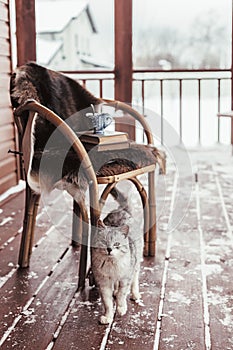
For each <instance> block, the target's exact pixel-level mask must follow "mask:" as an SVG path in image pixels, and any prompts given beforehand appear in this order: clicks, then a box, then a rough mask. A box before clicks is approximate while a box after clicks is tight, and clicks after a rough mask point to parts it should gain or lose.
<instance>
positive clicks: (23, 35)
mask: <svg viewBox="0 0 233 350" xmlns="http://www.w3.org/2000/svg"><path fill="white" fill-rule="evenodd" d="M15 7H16V38H17V65H18V66H21V65H22V64H24V63H26V62H28V61H36V21H35V0H15Z"/></svg>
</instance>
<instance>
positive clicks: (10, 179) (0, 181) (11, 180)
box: [0, 173, 18, 194]
mask: <svg viewBox="0 0 233 350" xmlns="http://www.w3.org/2000/svg"><path fill="white" fill-rule="evenodd" d="M17 181H18V180H17V176H16V173H11V174H8V175H7V176H4V177H2V178H0V194H1V193H3V192H5V191H6V190H8V189H9V188H10V187H12V186H15V185H17Z"/></svg>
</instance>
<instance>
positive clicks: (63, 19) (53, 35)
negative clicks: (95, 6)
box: [36, 0, 108, 70]
mask: <svg viewBox="0 0 233 350" xmlns="http://www.w3.org/2000/svg"><path fill="white" fill-rule="evenodd" d="M36 15H37V20H36V31H37V62H38V63H39V64H42V65H45V66H49V67H50V68H52V69H55V70H68V69H69V70H76V69H85V68H89V67H101V68H108V67H107V65H106V64H105V63H103V62H97V61H96V59H95V57H93V56H92V50H91V42H92V41H93V40H95V35H96V34H97V29H96V25H95V22H94V19H93V15H92V13H91V10H90V7H89V4H88V1H87V0H75V1H62V0H58V1H53V0H50V1H46V0H38V1H37V2H36Z"/></svg>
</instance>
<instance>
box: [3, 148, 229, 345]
mask: <svg viewBox="0 0 233 350" xmlns="http://www.w3.org/2000/svg"><path fill="white" fill-rule="evenodd" d="M190 156H191V159H192V164H193V175H192V179H193V181H192V186H193V188H192V196H191V200H190V204H189V207H188V208H187V213H186V216H185V217H184V219H183V220H182V222H181V223H180V225H179V226H178V227H177V228H176V229H175V230H173V231H172V232H170V233H168V232H167V226H168V221H169V218H171V213H172V212H173V211H174V210H175V206H176V205H177V203H176V202H175V201H174V198H175V196H174V194H175V190H176V186H177V176H176V172H175V169H174V166H172V164H171V165H169V167H168V173H167V175H166V177H165V178H162V177H160V178H159V180H158V186H157V203H158V207H157V210H158V216H159V220H158V238H157V254H156V258H148V259H144V262H143V264H142V269H141V292H142V301H141V302H140V303H137V304H135V303H133V302H131V301H130V300H129V301H128V306H129V311H128V313H127V315H125V316H123V317H122V318H120V317H119V316H116V317H115V319H114V321H113V323H112V324H111V325H110V326H102V325H99V324H98V318H99V316H100V312H101V304H100V300H99V298H98V293H97V291H96V290H95V289H90V288H88V287H87V288H86V291H85V292H84V293H82V294H80V293H77V291H76V289H77V266H78V260H79V251H78V249H74V248H72V247H71V246H70V245H69V243H70V232H71V227H70V226H71V224H70V223H71V212H70V210H67V202H66V197H65V200H64V198H63V199H62V200H60V199H59V198H60V197H57V196H58V194H57V192H55V193H52V194H51V196H50V197H49V199H47V202H46V205H45V203H42V205H41V208H40V211H39V214H38V218H37V228H36V237H35V246H34V249H33V254H32V258H31V265H30V268H29V269H24V270H19V269H17V257H18V250H19V243H20V236H21V235H20V232H21V224H22V215H23V205H24V201H23V198H24V193H23V192H21V193H19V194H17V195H15V196H14V197H13V198H11V199H10V200H8V201H7V202H6V203H4V204H3V205H2V206H1V210H0V246H1V248H0V260H1V265H0V287H1V288H0V339H1V340H0V348H1V349H3V350H5V349H17V350H21V349H28V350H31V349H36V350H44V349H54V350H63V349H64V350H71V349H78V350H82V349H85V350H97V349H101V350H104V349H106V350H115V349H122V350H123V349H128V350H142V349H147V350H156V349H160V350H165V349H175V350H186V349H196V350H203V349H219V350H227V349H229V350H230V349H233V281H232V269H233V254H232V253H233V248H232V243H233V235H232V225H233V208H232V201H233V158H232V157H231V156H230V149H229V148H227V147H221V148H216V149H215V150H214V151H206V150H201V149H200V150H199V151H198V150H195V151H193V152H190ZM187 179H188V178H187ZM187 181H188V180H187ZM182 185H183V186H182V188H187V189H188V188H190V184H188V183H186V182H185V181H184V182H183V184H182ZM187 191H188V190H187ZM135 201H136V200H135ZM179 201H180V203H181V204H182V198H181V196H180V197H179ZM51 218H52V220H51ZM54 223H56V227H55V226H54V225H55V224H54Z"/></svg>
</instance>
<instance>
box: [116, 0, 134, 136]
mask: <svg viewBox="0 0 233 350" xmlns="http://www.w3.org/2000/svg"><path fill="white" fill-rule="evenodd" d="M132 72H133V63H132V0H115V99H116V100H119V101H122V102H126V103H131V102H132V76H133V75H132ZM116 124H117V125H116V129H117V130H119V131H127V132H128V134H129V137H130V138H131V139H133V140H134V139H135V122H134V120H132V119H131V118H130V117H127V116H125V118H124V124H123V123H120V122H117V123H116Z"/></svg>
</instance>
